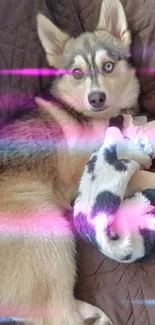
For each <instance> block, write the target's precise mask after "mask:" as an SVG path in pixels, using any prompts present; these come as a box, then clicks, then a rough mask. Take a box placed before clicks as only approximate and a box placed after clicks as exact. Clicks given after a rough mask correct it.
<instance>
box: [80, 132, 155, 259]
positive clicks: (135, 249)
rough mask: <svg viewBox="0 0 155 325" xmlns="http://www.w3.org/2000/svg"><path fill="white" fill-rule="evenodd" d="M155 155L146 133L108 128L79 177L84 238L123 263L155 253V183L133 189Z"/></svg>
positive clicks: (82, 233) (145, 257) (81, 222)
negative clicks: (124, 132) (132, 184)
mask: <svg viewBox="0 0 155 325" xmlns="http://www.w3.org/2000/svg"><path fill="white" fill-rule="evenodd" d="M131 138H132V139H131ZM153 154H154V149H153V145H152V144H151V143H150V141H149V138H148V137H147V136H146V137H145V136H144V135H143V136H142V137H140V136H138V137H136V136H134V137H130V139H129V138H128V137H127V136H124V135H122V132H121V131H120V130H119V128H117V127H109V128H108V129H107V131H106V135H105V139H104V143H103V145H102V147H101V148H100V149H99V150H97V151H94V152H93V153H92V155H91V157H90V159H89V161H88V163H87V165H86V167H85V170H84V173H83V175H82V178H81V181H80V185H79V189H78V193H77V196H76V200H75V202H74V226H75V228H76V229H77V231H78V233H79V234H80V236H81V237H82V238H83V239H85V240H87V241H89V242H91V243H92V244H93V245H95V246H96V247H97V249H98V250H99V251H100V252H101V253H103V254H105V255H106V256H108V257H110V258H111V259H114V260H116V261H119V262H124V263H129V262H133V261H135V260H140V259H150V258H153V257H155V255H154V253H153V251H154V249H155V188H154V189H153V188H152V189H145V190H143V191H136V192H133V191H129V187H128V184H129V181H130V180H131V178H132V177H133V175H135V173H136V172H137V171H138V170H140V169H149V168H150V166H151V163H152V155H153Z"/></svg>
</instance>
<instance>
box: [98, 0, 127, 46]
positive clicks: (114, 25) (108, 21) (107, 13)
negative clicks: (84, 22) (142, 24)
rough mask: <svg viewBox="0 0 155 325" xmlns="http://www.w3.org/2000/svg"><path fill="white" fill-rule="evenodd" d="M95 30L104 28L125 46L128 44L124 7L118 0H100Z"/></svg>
mask: <svg viewBox="0 0 155 325" xmlns="http://www.w3.org/2000/svg"><path fill="white" fill-rule="evenodd" d="M97 30H105V31H107V32H108V33H110V34H112V35H113V36H115V37H116V38H118V39H119V40H120V41H122V43H123V45H124V46H125V47H129V46H130V44H131V34H130V31H129V29H128V24H127V19H126V15H125V12H124V8H123V6H122V4H121V2H120V1H119V0H103V1H102V5H101V11H100V17H99V21H98V24H97Z"/></svg>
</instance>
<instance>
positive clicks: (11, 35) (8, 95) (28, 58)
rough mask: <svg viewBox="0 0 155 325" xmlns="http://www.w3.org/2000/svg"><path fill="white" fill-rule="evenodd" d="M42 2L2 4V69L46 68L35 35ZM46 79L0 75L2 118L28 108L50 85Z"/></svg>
mask: <svg viewBox="0 0 155 325" xmlns="http://www.w3.org/2000/svg"><path fill="white" fill-rule="evenodd" d="M39 10H41V11H44V1H42V0H21V1H18V0H2V1H1V3H0V69H13V68H23V67H27V68H28V67H29V68H31V67H34V68H35V67H36V68H37V67H39V66H46V65H47V64H46V62H45V58H44V55H43V50H42V48H41V45H40V44H39V40H38V37H37V33H36V12H38V11H39ZM47 83H48V81H47V78H45V79H41V78H39V77H37V78H36V77H35V76H34V77H32V76H26V77H25V76H2V75H0V116H1V117H2V116H3V117H4V116H5V115H6V114H7V113H8V111H10V110H12V109H15V108H19V107H23V106H25V105H28V104H29V103H30V101H33V98H34V95H35V94H37V93H38V92H40V90H41V89H43V88H44V87H45V86H46V85H47Z"/></svg>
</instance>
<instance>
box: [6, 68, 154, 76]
mask: <svg viewBox="0 0 155 325" xmlns="http://www.w3.org/2000/svg"><path fill="white" fill-rule="evenodd" d="M136 71H137V72H138V73H142V74H148V73H150V74H154V73H155V68H138V69H136ZM124 72H128V70H127V69H124ZM65 74H68V75H70V74H72V69H53V68H23V69H18V68H17V69H2V70H0V75H24V76H51V75H54V76H58V75H65Z"/></svg>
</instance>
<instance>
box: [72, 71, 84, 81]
mask: <svg viewBox="0 0 155 325" xmlns="http://www.w3.org/2000/svg"><path fill="white" fill-rule="evenodd" d="M72 75H73V77H74V78H75V79H82V78H83V77H84V72H83V71H82V70H81V69H73V71H72Z"/></svg>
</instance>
